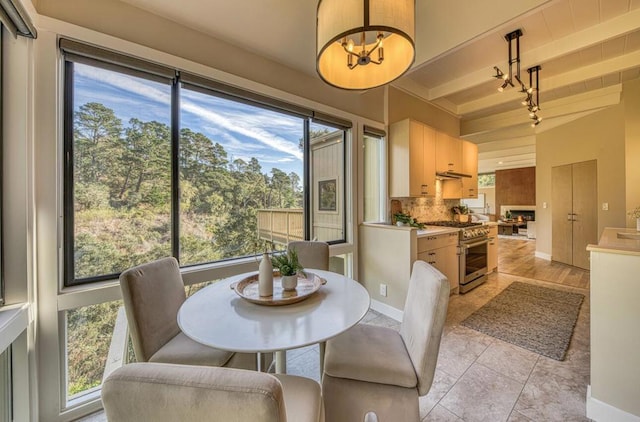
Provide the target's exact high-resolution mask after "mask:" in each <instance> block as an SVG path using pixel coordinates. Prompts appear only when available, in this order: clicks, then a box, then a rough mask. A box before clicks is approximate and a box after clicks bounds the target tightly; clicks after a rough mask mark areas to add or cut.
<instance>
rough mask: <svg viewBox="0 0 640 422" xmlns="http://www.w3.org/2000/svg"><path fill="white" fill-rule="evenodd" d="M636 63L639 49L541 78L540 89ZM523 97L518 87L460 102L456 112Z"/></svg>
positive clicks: (467, 111)
mask: <svg viewBox="0 0 640 422" xmlns="http://www.w3.org/2000/svg"><path fill="white" fill-rule="evenodd" d="M638 63H640V50H639V51H634V52H633V53H629V54H625V55H623V56H619V57H614V58H613V59H609V60H604V61H602V62H599V63H594V64H591V65H588V66H583V67H580V68H577V69H574V70H571V71H569V72H565V73H562V74H559V75H555V76H552V77H549V78H544V79H541V80H540V90H541V91H543V90H544V91H550V90H552V89H557V88H562V87H565V86H569V85H573V84H575V83H576V82H579V81H588V80H590V79H596V78H601V77H603V76H605V75H609V74H612V73H617V72H624V71H625V70H627V69H632V68H635V67H637V66H638ZM496 85H497V84H496ZM524 97H525V95H524V94H522V93H521V92H520V91H519V90H518V89H510V90H508V91H505V92H496V93H495V94H492V95H489V96H487V97H484V98H480V99H477V100H474V101H469V102H467V103H464V104H460V105H459V106H458V108H457V114H459V115H464V114H468V113H473V112H475V111H478V110H484V109H486V108H489V107H494V106H497V105H500V104H504V103H508V102H512V101H515V100H517V99H524Z"/></svg>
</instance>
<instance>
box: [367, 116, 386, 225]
mask: <svg viewBox="0 0 640 422" xmlns="http://www.w3.org/2000/svg"><path fill="white" fill-rule="evenodd" d="M385 136H386V134H385V133H384V132H383V131H380V130H378V129H374V128H370V127H367V126H365V127H364V138H363V142H364V144H363V151H364V160H363V163H364V220H363V221H365V222H381V221H384V220H385V203H386V200H385V197H386V172H385V169H386V155H385V152H386V148H387V144H386V141H385Z"/></svg>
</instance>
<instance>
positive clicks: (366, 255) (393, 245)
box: [358, 223, 460, 320]
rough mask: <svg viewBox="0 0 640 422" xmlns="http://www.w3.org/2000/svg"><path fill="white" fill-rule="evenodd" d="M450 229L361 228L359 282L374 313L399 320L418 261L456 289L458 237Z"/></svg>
mask: <svg viewBox="0 0 640 422" xmlns="http://www.w3.org/2000/svg"><path fill="white" fill-rule="evenodd" d="M459 232H460V230H459V229H456V228H451V227H431V226H428V227H427V228H426V229H422V230H419V229H416V228H414V227H409V226H401V227H398V226H393V225H391V224H382V223H380V224H379V223H362V224H361V225H360V247H359V249H360V254H359V274H360V277H359V280H358V281H360V282H361V283H362V284H363V285H364V286H365V287H366V289H367V290H368V291H369V295H371V299H372V303H371V307H372V308H373V309H374V310H377V311H380V312H382V313H384V314H386V315H388V316H391V317H393V318H395V319H398V320H400V319H401V318H402V310H403V308H404V302H405V299H406V297H407V288H408V286H409V278H410V277H411V268H412V266H413V263H414V262H415V261H416V260H418V259H421V260H423V261H426V262H428V263H430V264H431V265H433V266H434V267H436V268H438V269H439V270H440V271H441V272H442V273H443V274H444V275H445V276H447V278H448V279H449V283H450V285H451V289H452V293H456V292H457V289H458V270H459V269H458V261H459V260H458V254H457V252H458V251H457V244H458V233H459Z"/></svg>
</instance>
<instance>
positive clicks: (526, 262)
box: [498, 237, 589, 289]
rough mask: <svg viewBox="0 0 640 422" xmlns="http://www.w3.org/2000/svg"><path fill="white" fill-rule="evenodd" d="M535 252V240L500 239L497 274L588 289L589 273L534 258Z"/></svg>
mask: <svg viewBox="0 0 640 422" xmlns="http://www.w3.org/2000/svg"><path fill="white" fill-rule="evenodd" d="M535 252H536V241H535V240H527V239H519V238H517V237H513V238H506V237H500V239H499V240H498V272H500V273H505V274H511V275H514V276H520V277H527V278H534V279H537V280H544V281H549V282H552V283H558V284H562V285H565V286H571V287H579V288H582V289H588V288H589V271H587V270H583V269H581V268H577V267H572V266H570V265H565V264H560V263H558V262H553V261H547V260H545V259H541V258H536V256H535Z"/></svg>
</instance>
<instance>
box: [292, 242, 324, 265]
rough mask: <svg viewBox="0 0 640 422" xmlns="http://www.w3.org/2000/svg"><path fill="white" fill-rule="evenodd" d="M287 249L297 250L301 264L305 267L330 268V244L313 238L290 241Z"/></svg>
mask: <svg viewBox="0 0 640 422" xmlns="http://www.w3.org/2000/svg"><path fill="white" fill-rule="evenodd" d="M287 249H289V250H292V249H293V250H295V251H296V253H297V254H298V261H299V262H300V265H302V266H303V267H305V268H315V269H318V270H329V244H328V243H326V242H317V241H311V240H298V241H293V242H289V244H288V245H287Z"/></svg>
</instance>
